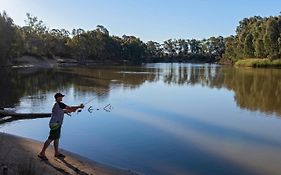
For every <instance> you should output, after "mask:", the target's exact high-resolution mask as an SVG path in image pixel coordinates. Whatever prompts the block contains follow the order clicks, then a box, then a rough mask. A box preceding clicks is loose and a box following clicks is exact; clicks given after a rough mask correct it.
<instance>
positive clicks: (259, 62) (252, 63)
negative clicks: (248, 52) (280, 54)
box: [235, 58, 281, 67]
mask: <svg viewBox="0 0 281 175" xmlns="http://www.w3.org/2000/svg"><path fill="white" fill-rule="evenodd" d="M235 66H239V67H281V59H276V60H270V59H267V58H265V59H257V58H248V59H243V60H239V61H237V62H236V63H235Z"/></svg>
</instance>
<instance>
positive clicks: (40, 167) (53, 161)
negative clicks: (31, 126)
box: [0, 133, 137, 175]
mask: <svg viewBox="0 0 281 175" xmlns="http://www.w3.org/2000/svg"><path fill="white" fill-rule="evenodd" d="M42 144H43V143H41V142H38V141H35V140H32V139H28V138H22V137H18V136H14V135H10V134H5V133H0V168H1V169H0V174H3V169H5V168H4V167H7V168H8V170H7V173H8V175H17V174H19V173H20V171H25V172H27V173H26V174H29V175H39V174H40V175H41V174H43V175H66V174H67V175H68V174H78V175H90V174H95V175H121V174H122V175H136V174H137V173H135V172H132V171H131V170H122V169H118V168H115V167H111V166H107V165H103V164H100V163H98V162H94V161H90V160H88V159H86V158H84V157H81V156H79V155H76V154H73V153H70V152H68V151H65V150H61V152H62V153H64V154H65V155H66V158H64V159H58V158H55V157H54V155H53V154H54V150H53V147H52V146H50V147H49V148H48V150H47V152H46V155H47V157H48V159H49V160H48V161H42V160H40V159H39V158H38V157H37V154H38V152H39V151H40V149H41V147H42ZM29 167H30V168H29ZM28 169H30V170H31V171H29V170H28ZM28 171H29V172H28ZM32 171H33V172H32Z"/></svg>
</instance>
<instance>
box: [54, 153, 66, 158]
mask: <svg viewBox="0 0 281 175" xmlns="http://www.w3.org/2000/svg"><path fill="white" fill-rule="evenodd" d="M55 157H57V158H65V155H63V154H61V153H59V154H58V155H55Z"/></svg>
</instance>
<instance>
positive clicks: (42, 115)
mask: <svg viewBox="0 0 281 175" xmlns="http://www.w3.org/2000/svg"><path fill="white" fill-rule="evenodd" d="M0 116H1V117H8V116H10V117H12V118H20V119H33V118H47V117H51V113H17V112H14V111H10V110H0Z"/></svg>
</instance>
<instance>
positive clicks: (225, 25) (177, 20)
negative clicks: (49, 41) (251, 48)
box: [0, 0, 281, 43]
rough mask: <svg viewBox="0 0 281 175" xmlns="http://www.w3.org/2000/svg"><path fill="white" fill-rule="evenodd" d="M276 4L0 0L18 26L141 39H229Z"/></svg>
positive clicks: (269, 0)
mask: <svg viewBox="0 0 281 175" xmlns="http://www.w3.org/2000/svg"><path fill="white" fill-rule="evenodd" d="M280 7H281V1H280V0H79V1H78V0H0V11H1V12H3V10H5V11H6V12H7V14H8V15H9V16H10V17H11V18H12V19H13V20H14V23H15V24H17V25H20V26H23V25H25V22H24V20H25V19H26V13H30V14H31V15H33V16H36V17H38V18H39V19H40V20H42V21H43V22H44V23H45V25H46V26H47V27H49V28H57V29H62V28H64V29H67V30H69V31H71V30H72V29H73V28H82V29H84V30H93V29H95V28H96V26H97V25H103V26H104V27H106V28H107V29H108V30H109V32H110V35H116V36H122V35H124V34H125V35H134V36H136V37H139V38H140V39H141V40H142V41H145V42H147V41H149V40H153V41H157V42H160V43H161V42H163V41H165V40H168V39H179V38H181V39H193V38H194V39H203V38H209V37H211V36H215V37H217V36H224V37H227V36H230V35H234V34H235V29H236V27H237V26H238V24H239V21H241V20H242V19H243V18H246V17H247V18H248V17H252V16H257V15H259V16H262V17H266V16H276V15H279V14H280V11H281V8H280Z"/></svg>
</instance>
